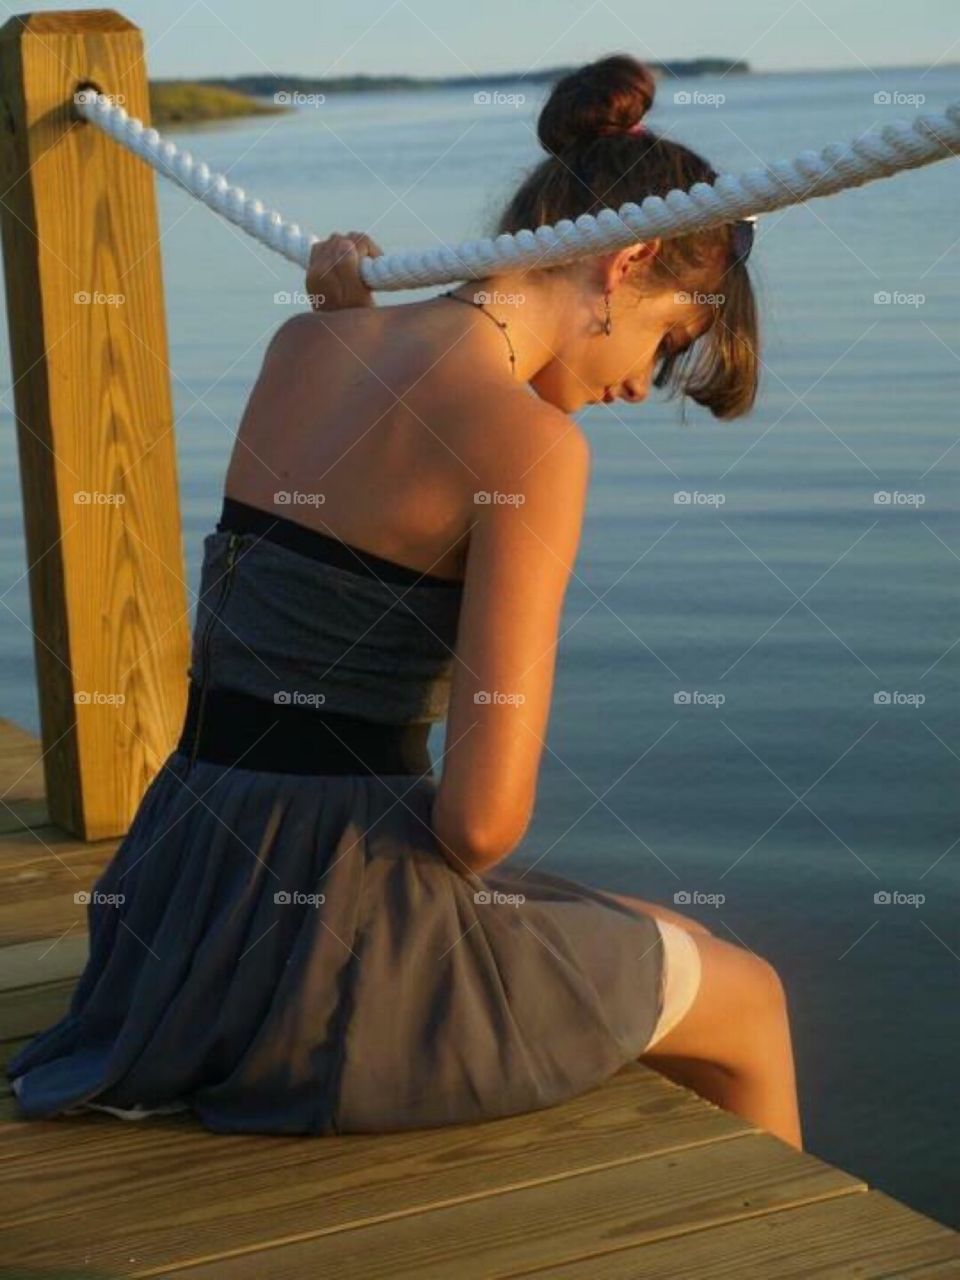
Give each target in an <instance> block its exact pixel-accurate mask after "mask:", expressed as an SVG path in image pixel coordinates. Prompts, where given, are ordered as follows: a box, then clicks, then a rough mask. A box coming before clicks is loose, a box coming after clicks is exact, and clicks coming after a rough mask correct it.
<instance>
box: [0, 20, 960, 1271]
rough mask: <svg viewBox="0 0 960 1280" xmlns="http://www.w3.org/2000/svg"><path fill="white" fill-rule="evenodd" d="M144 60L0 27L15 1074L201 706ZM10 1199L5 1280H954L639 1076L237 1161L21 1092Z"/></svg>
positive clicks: (765, 1138)
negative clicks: (117, 859) (123, 135)
mask: <svg viewBox="0 0 960 1280" xmlns="http://www.w3.org/2000/svg"><path fill="white" fill-rule="evenodd" d="M143 54H144V49H143V41H142V37H141V33H140V32H139V31H138V30H137V28H136V27H135V26H134V25H133V24H132V23H130V22H128V21H127V20H126V19H124V18H122V17H121V16H120V15H118V14H116V13H113V12H111V11H108V10H98V11H71V12H66V13H52V12H47V13H42V14H28V15H25V16H23V17H17V18H11V19H10V20H9V21H8V22H6V24H5V25H4V26H3V27H2V28H0V122H2V125H3V127H2V128H0V178H2V180H3V188H4V192H5V194H4V197H3V199H2V200H0V230H2V236H3V248H4V268H5V276H6V296H7V309H8V317H9V320H10V333H11V355H12V369H13V380H14V391H15V396H16V417H17V436H18V447H19V454H20V471H21V482H22V489H23V507H24V526H25V535H26V537H25V541H26V564H27V571H28V574H29V582H30V598H31V620H32V631H33V634H34V637H35V658H36V666H37V674H38V693H39V705H40V724H41V739H42V741H37V740H35V739H34V738H33V737H32V736H31V735H30V734H28V733H25V732H24V731H22V730H21V729H18V728H16V727H15V726H14V725H12V724H10V723H9V722H7V721H2V720H0V890H2V892H0V1042H2V1045H3V1051H4V1052H3V1061H4V1062H6V1061H7V1060H8V1059H9V1057H10V1055H11V1054H12V1053H13V1052H14V1051H15V1050H16V1049H17V1048H18V1047H19V1046H20V1045H21V1044H23V1043H24V1042H25V1040H27V1039H29V1038H30V1037H32V1036H33V1035H35V1034H36V1033H37V1032H38V1031H41V1030H44V1029H45V1028H47V1027H49V1026H50V1025H51V1024H52V1023H54V1022H55V1021H57V1020H58V1019H59V1018H60V1017H61V1016H62V1015H63V1014H64V1012H65V1011H66V1008H67V1005H68V1003H69V999H70V995H71V993H72V990H73V987H74V984H75V981H76V978H77V975H78V974H79V973H80V972H81V970H82V969H83V967H84V964H85V961H86V957H87V948H88V939H87V937H86V934H85V929H86V921H87V912H86V906H85V905H84V904H83V903H82V901H77V900H76V898H75V895H76V894H78V893H84V892H87V891H89V890H90V889H91V888H92V886H93V883H94V881H95V880H96V878H97V877H98V876H99V874H100V871H101V870H102V869H103V867H104V866H105V865H106V863H107V862H108V860H109V859H110V857H111V855H112V854H113V852H114V850H115V849H116V846H117V842H118V840H119V839H120V838H122V834H123V832H124V831H125V830H127V828H128V826H129V822H130V819H131V817H132V816H133V814H134V812H135V811H136V808H137V805H138V803H139V800H140V797H141V796H142V794H143V791H144V789H145V788H146V786H147V784H148V782H149V780H150V778H151V777H152V776H153V775H154V773H155V772H156V770H157V768H159V766H160V765H161V764H162V762H163V760H164V759H165V757H166V755H167V753H168V751H169V750H170V749H171V747H172V745H173V742H174V740H175V737H176V734H177V732H178V731H179V727H180V723H181V720H182V712H183V707H184V703H185V696H186V665H187V664H186V659H187V653H188V640H189V635H188V616H189V606H188V603H187V590H186V583H185V574H184V567H183V555H182V539H181V528H180V518H179V511H178V486H177V480H176V460H175V457H174V437H173V417H172V407H171V404H172V402H171V396H170V386H169V376H168V368H167V348H166V332H165V319H164V306H163V294H162V283H161V282H162V273H161V264H160V254H159V247H158V246H159V232H158V220H157V211H156V199H155V191H154V185H153V177H152V174H151V173H150V172H149V171H148V170H147V169H146V167H145V166H143V165H141V164H140V163H139V162H138V161H137V160H135V159H134V158H133V157H132V156H130V155H129V154H127V153H126V152H125V151H124V150H123V149H122V148H119V147H117V146H116V145H115V144H114V142H113V141H112V140H111V139H109V138H106V137H104V136H102V135H101V134H100V133H99V132H98V131H96V130H94V129H93V128H92V127H91V126H89V125H85V124H83V123H81V122H79V121H78V119H77V117H76V115H75V114H74V112H73V107H72V103H73V95H74V94H75V92H76V91H77V90H78V89H79V88H81V87H83V86H86V85H89V84H93V85H96V86H97V87H98V88H99V89H100V90H101V91H103V92H105V93H109V94H114V95H117V96H122V97H123V99H124V100H125V102H126V105H127V107H128V109H129V110H130V112H131V114H133V115H136V116H140V117H142V118H144V119H148V116H149V106H148V97H147V79H146V64H145V62H144V57H143ZM121 296H122V297H123V298H124V301H123V303H122V306H123V308H124V309H123V312H122V315H120V314H119V313H117V312H116V308H115V306H114V305H113V304H114V303H115V302H116V299H117V298H118V297H121ZM103 300H106V302H103ZM111 300H113V301H112V302H111ZM101 303H103V305H101ZM118 305H119V304H118ZM103 694H105V695H106V696H108V697H109V698H111V699H114V698H122V699H123V704H124V716H123V717H122V719H121V718H120V717H113V716H109V715H103V714H102V713H101V709H100V708H99V707H98V705H97V697H98V696H99V695H103ZM0 1179H2V1182H3V1186H2V1196H0V1201H2V1209H0V1216H2V1218H3V1229H2V1237H0V1277H2V1278H3V1280H28V1278H34V1277H41V1276H42V1277H57V1278H59V1280H78V1278H79V1277H87V1278H94V1280H96V1278H103V1277H113V1276H178V1275H181V1274H183V1273H186V1274H189V1275H190V1276H191V1277H197V1278H198V1280H199V1278H200V1277H210V1278H213V1277H229V1278H230V1280H248V1278H249V1280H260V1277H263V1276H270V1277H272V1280H287V1278H288V1277H289V1278H290V1280H292V1278H293V1277H297V1278H298V1280H299V1278H300V1277H304V1276H307V1277H330V1278H331V1280H353V1278H354V1277H356V1278H357V1280H359V1278H360V1277H363V1278H364V1280H376V1277H390V1280H403V1278H404V1277H417V1280H432V1278H440V1277H443V1278H444V1280H445V1278H446V1277H454V1276H455V1277H457V1280H480V1278H481V1277H482V1278H483V1280H490V1278H491V1277H509V1276H550V1277H556V1278H558V1280H615V1278H622V1280H627V1278H629V1280H634V1278H636V1277H657V1280H664V1278H672V1277H688V1278H690V1280H694V1278H695V1280H704V1278H705V1277H706V1278H709V1280H722V1277H737V1280H739V1277H741V1276H742V1275H744V1274H746V1275H749V1276H751V1277H752V1278H753V1280H764V1278H765V1277H778V1278H780V1277H798V1278H799V1277H803V1278H804V1280H808V1278H809V1277H815V1276H819V1277H827V1276H830V1277H848V1278H852V1277H857V1278H858V1280H869V1278H871V1277H881V1276H886V1277H894V1276H896V1277H905V1276H908V1277H911V1280H945V1278H947V1277H958V1278H960V1236H958V1235H957V1234H956V1233H955V1232H953V1231H952V1230H950V1229H948V1228H947V1227H945V1226H943V1225H941V1224H939V1223H937V1222H934V1221H932V1220H931V1219H929V1218H926V1217H924V1216H923V1215H921V1214H919V1213H916V1212H914V1211H912V1210H911V1209H909V1208H908V1207H906V1206H905V1205H902V1204H900V1203H899V1202H897V1201H896V1200H894V1199H891V1198H890V1197H889V1196H887V1195H885V1194H883V1193H882V1192H880V1191H876V1190H872V1189H870V1188H868V1187H867V1186H866V1185H865V1184H864V1183H863V1182H862V1181H861V1180H860V1179H858V1178H856V1177H853V1176H851V1175H850V1174H848V1173H846V1172H844V1171H843V1170H842V1169H838V1168H834V1167H833V1166H831V1165H829V1164H826V1163H824V1162H823V1161H822V1160H818V1159H816V1158H814V1157H813V1156H811V1155H808V1154H803V1153H800V1152H797V1151H795V1150H794V1149H793V1148H792V1147H789V1146H788V1145H786V1144H785V1143H782V1142H780V1141H779V1140H777V1139H776V1138H774V1137H772V1136H771V1135H769V1134H767V1133H764V1132H760V1131H757V1130H755V1129H753V1128H751V1127H750V1125H748V1124H746V1123H744V1122H743V1121H742V1120H740V1119H739V1118H737V1117H736V1116H734V1115H732V1114H730V1113H728V1112H726V1111H723V1110H721V1109H720V1108H718V1107H715V1106H712V1105H711V1104H710V1103H708V1102H705V1101H704V1100H702V1099H701V1098H699V1097H697V1096H696V1095H695V1094H693V1093H691V1092H689V1091H688V1090H686V1089H683V1088H681V1087H679V1086H678V1085H675V1084H672V1083H670V1082H668V1081H667V1080H666V1079H664V1078H663V1077H662V1076H659V1075H657V1074H656V1073H654V1072H652V1071H650V1070H648V1069H646V1068H644V1067H642V1066H640V1065H633V1066H631V1067H629V1068H627V1069H625V1070H623V1071H622V1072H620V1073H619V1074H618V1075H617V1076H616V1077H614V1078H613V1079H611V1080H609V1081H608V1082H607V1083H605V1084H604V1085H602V1086H601V1087H599V1088H596V1089H594V1090H591V1091H590V1092H589V1093H587V1094H584V1095H583V1096H581V1097H579V1098H577V1099H575V1100H574V1101H572V1102H570V1103H568V1104H564V1105H562V1106H558V1107H553V1108H550V1109H548V1110H544V1111H540V1112H534V1113H530V1114H528V1115H523V1116H519V1117H516V1118H513V1119H508V1120H496V1121H490V1122H487V1123H484V1124H476V1125H464V1126H457V1127H449V1128H440V1129H432V1130H426V1131H420V1132H412V1133H398V1134H385V1135H377V1136H374V1135H371V1136H366V1135H364V1136H350V1137H341V1138H327V1137H318V1138H310V1137H296V1138H280V1137H264V1136H246V1135H233V1136H225V1135H220V1134H213V1133H210V1132H208V1131H207V1130H205V1129H203V1128H202V1126H201V1125H199V1123H197V1122H196V1121H195V1120H194V1118H193V1117H192V1116H191V1115H190V1114H189V1113H184V1114H180V1115H175V1116H167V1117H150V1118H147V1119H144V1120H142V1121H137V1122H129V1121H122V1120H119V1119H116V1118H114V1117H112V1116H109V1115H105V1114H99V1115H98V1114H96V1113H92V1114H89V1115H82V1114H78V1115H72V1116H58V1117H55V1118H53V1119H50V1120H42V1121H41V1120H34V1121H24V1120H22V1119H20V1118H19V1112H18V1107H17V1104H16V1100H15V1099H14V1098H13V1097H12V1095H11V1093H10V1091H9V1088H7V1087H6V1082H5V1080H4V1081H3V1088H2V1089H0Z"/></svg>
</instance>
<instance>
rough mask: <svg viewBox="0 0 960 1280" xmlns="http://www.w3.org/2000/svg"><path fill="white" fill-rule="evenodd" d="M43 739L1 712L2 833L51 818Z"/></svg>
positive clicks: (0, 789)
mask: <svg viewBox="0 0 960 1280" xmlns="http://www.w3.org/2000/svg"><path fill="white" fill-rule="evenodd" d="M40 756H41V748H40V743H39V742H38V741H37V739H36V738H35V737H34V736H33V734H31V733H28V732H27V731H26V729H21V728H20V726H19V725H16V724H14V723H13V721H12V720H4V719H3V717H2V716H0V833H2V832H4V831H22V830H24V829H25V828H28V827H41V826H44V825H45V824H46V823H47V822H48V821H49V819H48V817H47V801H46V796H45V793H44V780H43V763H42V761H41V759H40Z"/></svg>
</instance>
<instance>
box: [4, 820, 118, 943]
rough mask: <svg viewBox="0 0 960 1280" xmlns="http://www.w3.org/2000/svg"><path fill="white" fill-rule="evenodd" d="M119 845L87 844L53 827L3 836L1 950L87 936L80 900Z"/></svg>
mask: <svg viewBox="0 0 960 1280" xmlns="http://www.w3.org/2000/svg"><path fill="white" fill-rule="evenodd" d="M117 844H118V841H116V840H101V841H99V842H97V843H96V844H86V843H84V842H83V841H80V840H77V839H75V838H74V837H73V836H71V835H68V834H67V833H66V832H64V831H62V830H61V829H60V828H59V827H50V826H48V827H38V828H36V829H33V830H30V831H20V832H7V833H6V834H5V835H0V946H10V945H13V944H16V943H23V942H31V941H34V940H39V939H44V938H47V939H51V940H52V939H54V938H59V937H60V935H61V934H63V933H65V932H67V931H68V930H81V931H85V930H86V927H87V911H86V906H85V905H84V903H82V902H78V901H77V900H76V895H77V894H78V893H84V892H88V891H89V890H90V889H91V888H92V887H93V884H94V881H95V880H96V879H97V878H98V876H99V875H100V873H101V871H102V870H103V869H104V867H106V865H107V863H108V862H109V861H110V859H111V858H112V857H113V855H114V853H115V852H116V849H117ZM0 955H2V952H0Z"/></svg>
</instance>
